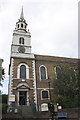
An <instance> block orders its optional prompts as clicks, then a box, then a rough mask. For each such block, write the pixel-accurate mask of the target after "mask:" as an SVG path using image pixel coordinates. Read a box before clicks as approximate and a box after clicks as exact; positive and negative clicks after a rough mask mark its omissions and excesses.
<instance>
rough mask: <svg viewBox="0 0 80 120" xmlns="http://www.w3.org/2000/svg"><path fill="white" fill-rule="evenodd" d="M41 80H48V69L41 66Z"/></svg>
mask: <svg viewBox="0 0 80 120" xmlns="http://www.w3.org/2000/svg"><path fill="white" fill-rule="evenodd" d="M40 79H41V80H45V79H47V69H46V67H45V66H40Z"/></svg>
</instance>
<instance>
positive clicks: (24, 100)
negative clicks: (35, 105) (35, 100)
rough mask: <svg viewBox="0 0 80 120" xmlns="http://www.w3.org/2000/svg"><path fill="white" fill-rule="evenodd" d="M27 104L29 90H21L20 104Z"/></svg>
mask: <svg viewBox="0 0 80 120" xmlns="http://www.w3.org/2000/svg"><path fill="white" fill-rule="evenodd" d="M26 104H27V91H19V105H26Z"/></svg>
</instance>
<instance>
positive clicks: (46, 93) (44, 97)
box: [42, 90, 49, 99]
mask: <svg viewBox="0 0 80 120" xmlns="http://www.w3.org/2000/svg"><path fill="white" fill-rule="evenodd" d="M47 98H49V96H48V91H47V90H45V91H42V99H47Z"/></svg>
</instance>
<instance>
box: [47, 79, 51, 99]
mask: <svg viewBox="0 0 80 120" xmlns="http://www.w3.org/2000/svg"><path fill="white" fill-rule="evenodd" d="M48 85H49V96H50V101H51V90H50V87H51V85H50V81H48Z"/></svg>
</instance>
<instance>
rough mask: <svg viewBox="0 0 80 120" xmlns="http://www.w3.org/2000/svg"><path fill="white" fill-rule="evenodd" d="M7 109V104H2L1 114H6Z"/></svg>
mask: <svg viewBox="0 0 80 120" xmlns="http://www.w3.org/2000/svg"><path fill="white" fill-rule="evenodd" d="M7 108H8V105H7V104H2V113H7Z"/></svg>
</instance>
